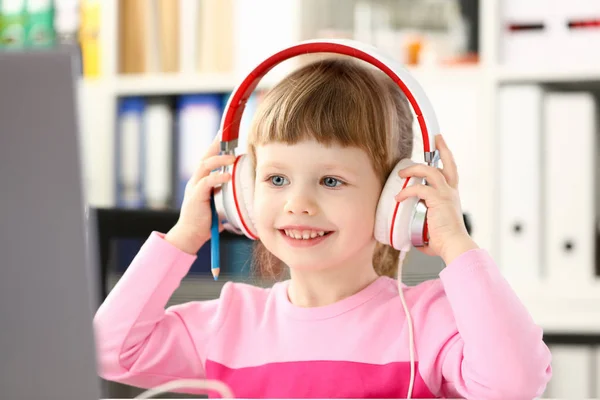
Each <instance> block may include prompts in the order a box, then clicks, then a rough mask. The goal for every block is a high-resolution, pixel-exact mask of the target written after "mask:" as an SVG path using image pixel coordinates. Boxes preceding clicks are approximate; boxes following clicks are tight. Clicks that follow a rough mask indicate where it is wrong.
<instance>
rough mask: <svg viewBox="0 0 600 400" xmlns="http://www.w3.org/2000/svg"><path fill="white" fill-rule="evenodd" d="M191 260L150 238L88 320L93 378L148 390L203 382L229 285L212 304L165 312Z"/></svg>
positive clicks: (155, 236)
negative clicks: (91, 329) (92, 339)
mask: <svg viewBox="0 0 600 400" xmlns="http://www.w3.org/2000/svg"><path fill="white" fill-rule="evenodd" d="M195 259H196V257H195V256H193V255H189V254H187V253H185V252H182V251H180V250H179V249H177V248H176V247H175V246H173V245H171V244H170V243H169V242H167V241H166V240H164V235H163V234H161V233H158V232H153V233H152V234H151V235H150V237H149V238H148V240H146V242H145V243H144V244H143V245H142V247H141V249H140V251H139V253H138V254H137V255H136V257H135V258H134V260H133V261H132V263H131V265H130V266H129V268H128V269H127V271H126V272H125V273H124V274H123V276H122V277H121V279H120V280H119V282H118V283H117V285H116V286H115V287H114V288H113V289H112V290H111V292H110V293H109V295H108V296H107V298H106V299H105V301H104V302H103V303H102V305H101V306H100V307H99V309H98V311H97V312H96V315H95V317H94V329H95V334H96V346H97V355H98V373H99V375H100V376H101V377H102V378H104V379H107V380H111V381H115V382H120V383H125V384H129V385H132V386H137V387H142V388H149V387H154V386H157V385H160V384H163V383H165V382H168V381H171V380H174V379H187V378H202V377H204V376H205V369H204V365H205V361H206V360H205V354H206V350H207V348H208V346H209V341H210V338H211V337H212V336H213V333H214V332H215V331H216V330H217V329H218V328H219V326H220V324H221V322H222V319H223V316H224V314H225V308H226V306H227V302H228V296H227V295H224V294H225V293H226V292H227V288H228V285H229V283H227V284H225V286H224V288H223V291H222V293H221V297H220V298H219V299H216V300H209V301H200V302H190V303H186V304H182V305H177V306H172V307H170V308H168V309H165V306H166V304H167V302H168V300H169V298H170V297H171V296H172V294H173V293H174V291H175V290H176V289H177V287H178V286H179V285H180V283H181V280H182V279H183V277H184V276H185V275H186V274H187V273H188V271H189V269H190V267H191V265H192V263H193V262H194V260H195Z"/></svg>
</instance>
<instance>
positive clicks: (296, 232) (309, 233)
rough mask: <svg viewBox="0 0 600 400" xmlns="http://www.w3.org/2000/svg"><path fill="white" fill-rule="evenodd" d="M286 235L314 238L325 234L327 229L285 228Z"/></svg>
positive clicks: (298, 237) (305, 238) (297, 237)
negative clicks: (302, 229) (300, 229)
mask: <svg viewBox="0 0 600 400" xmlns="http://www.w3.org/2000/svg"><path fill="white" fill-rule="evenodd" d="M284 232H285V235H286V236H289V237H291V238H294V239H299V240H307V239H314V238H316V237H317V236H319V237H320V236H324V235H325V231H299V230H296V229H284Z"/></svg>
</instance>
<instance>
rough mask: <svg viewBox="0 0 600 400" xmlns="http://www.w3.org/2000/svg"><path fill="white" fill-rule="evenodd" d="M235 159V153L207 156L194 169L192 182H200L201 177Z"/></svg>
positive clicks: (231, 162) (229, 163)
mask: <svg viewBox="0 0 600 400" xmlns="http://www.w3.org/2000/svg"><path fill="white" fill-rule="evenodd" d="M234 161H235V155H233V154H222V155H215V156H212V157H209V158H206V159H204V160H202V162H200V165H199V166H198V168H197V169H196V171H194V175H192V178H191V179H190V180H191V181H192V183H196V182H198V181H199V180H200V179H202V178H204V177H205V176H207V175H208V174H210V173H211V172H212V171H213V170H216V169H218V168H221V167H224V166H227V165H231V164H233V162H234Z"/></svg>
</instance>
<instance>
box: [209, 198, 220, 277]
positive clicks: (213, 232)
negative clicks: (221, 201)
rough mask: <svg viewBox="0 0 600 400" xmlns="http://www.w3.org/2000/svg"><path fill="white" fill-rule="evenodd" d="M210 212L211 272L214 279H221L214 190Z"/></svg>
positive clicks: (217, 217)
mask: <svg viewBox="0 0 600 400" xmlns="http://www.w3.org/2000/svg"><path fill="white" fill-rule="evenodd" d="M210 211H211V226H210V259H211V272H212V275H213V278H214V279H215V281H216V280H218V279H219V273H220V272H221V268H220V265H219V264H220V258H219V216H218V215H217V207H216V205H215V194H214V189H213V191H212V192H211V194H210Z"/></svg>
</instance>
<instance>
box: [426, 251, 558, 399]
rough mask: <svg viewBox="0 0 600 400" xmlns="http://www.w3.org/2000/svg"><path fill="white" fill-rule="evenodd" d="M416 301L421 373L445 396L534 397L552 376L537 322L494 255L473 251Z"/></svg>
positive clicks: (437, 393)
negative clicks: (494, 258) (503, 273)
mask: <svg viewBox="0 0 600 400" xmlns="http://www.w3.org/2000/svg"><path fill="white" fill-rule="evenodd" d="M422 298H423V300H422V301H421V300H419V301H418V303H417V304H415V313H416V318H415V320H416V325H415V329H416V332H415V337H416V340H417V341H418V342H417V344H416V347H417V352H418V355H419V371H420V373H421V375H422V376H423V378H424V380H425V382H426V383H427V384H428V386H429V387H430V389H432V390H433V391H434V393H436V395H438V396H446V397H461V398H467V399H532V398H535V397H538V396H541V395H542V394H543V392H544V390H545V388H546V385H547V383H548V381H549V380H550V377H551V355H550V351H549V349H548V347H547V346H546V344H545V343H544V342H543V339H542V333H543V332H542V329H541V328H540V327H539V326H537V325H536V324H535V323H534V321H533V319H532V317H531V316H530V315H529V313H528V311H527V310H526V308H525V306H524V305H523V304H522V303H521V301H520V300H519V298H518V297H517V295H516V294H515V293H514V291H513V290H512V288H511V287H510V285H509V284H508V282H507V281H506V280H505V279H504V277H503V276H502V274H501V273H500V271H499V269H498V268H497V266H496V264H495V263H494V261H493V260H492V258H491V257H490V256H489V254H488V253H487V252H486V251H484V250H482V249H474V250H470V251H467V252H466V253H464V254H462V255H461V256H459V257H458V258H457V259H456V260H454V261H453V262H452V263H451V264H449V265H448V266H447V267H446V268H445V269H444V270H443V271H442V272H441V273H440V279H439V280H437V281H435V282H434V283H433V284H431V285H430V286H428V287H427V288H426V289H425V292H424V293H423V296H422Z"/></svg>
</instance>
